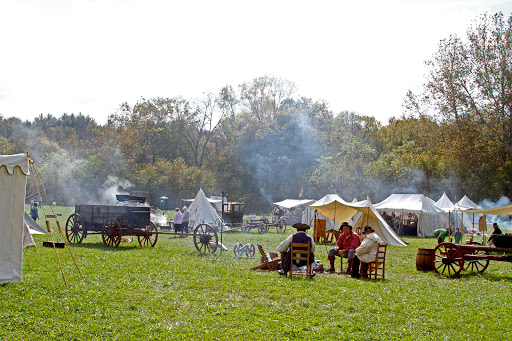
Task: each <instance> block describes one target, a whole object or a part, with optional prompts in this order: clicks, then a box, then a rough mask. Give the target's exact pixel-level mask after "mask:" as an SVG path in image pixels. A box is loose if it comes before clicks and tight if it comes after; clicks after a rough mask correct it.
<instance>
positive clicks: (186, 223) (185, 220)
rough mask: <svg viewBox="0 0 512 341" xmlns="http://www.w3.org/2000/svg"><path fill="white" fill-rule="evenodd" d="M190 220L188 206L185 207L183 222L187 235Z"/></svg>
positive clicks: (182, 225)
mask: <svg viewBox="0 0 512 341" xmlns="http://www.w3.org/2000/svg"><path fill="white" fill-rule="evenodd" d="M189 220H190V212H189V211H188V209H187V206H183V217H182V220H181V227H182V229H183V230H185V233H188V223H189Z"/></svg>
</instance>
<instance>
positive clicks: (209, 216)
mask: <svg viewBox="0 0 512 341" xmlns="http://www.w3.org/2000/svg"><path fill="white" fill-rule="evenodd" d="M188 210H189V212H190V228H195V227H196V226H197V225H199V224H202V223H206V224H209V225H211V226H214V227H217V228H219V227H220V226H221V225H222V224H221V222H222V219H221V217H220V215H219V213H217V211H216V210H215V209H214V208H213V206H212V205H211V204H210V202H209V201H208V198H207V197H206V195H205V194H204V192H203V190H202V189H199V192H197V195H196V197H195V199H194V201H193V202H192V204H190V207H189V208H188Z"/></svg>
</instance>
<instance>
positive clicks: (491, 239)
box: [36, 203, 503, 246]
mask: <svg viewBox="0 0 512 341" xmlns="http://www.w3.org/2000/svg"><path fill="white" fill-rule="evenodd" d="M36 204H37V203H36ZM492 228H493V229H494V230H493V231H492V234H491V236H490V237H489V240H488V241H487V245H489V246H494V235H497V234H502V233H503V232H501V229H500V228H499V227H498V224H497V223H492Z"/></svg>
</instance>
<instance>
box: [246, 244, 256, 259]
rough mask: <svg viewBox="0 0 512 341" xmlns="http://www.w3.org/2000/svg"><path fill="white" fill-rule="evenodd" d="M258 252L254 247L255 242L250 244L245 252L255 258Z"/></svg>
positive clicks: (249, 256)
mask: <svg viewBox="0 0 512 341" xmlns="http://www.w3.org/2000/svg"><path fill="white" fill-rule="evenodd" d="M255 253H256V248H255V247H254V244H249V245H247V247H246V248H245V254H246V255H247V257H248V258H253V257H254V254H255Z"/></svg>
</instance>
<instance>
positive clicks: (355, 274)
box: [350, 256, 368, 278]
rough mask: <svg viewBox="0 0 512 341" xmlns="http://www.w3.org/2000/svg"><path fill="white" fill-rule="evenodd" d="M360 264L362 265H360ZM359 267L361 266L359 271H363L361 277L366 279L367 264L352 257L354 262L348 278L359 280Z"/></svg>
mask: <svg viewBox="0 0 512 341" xmlns="http://www.w3.org/2000/svg"><path fill="white" fill-rule="evenodd" d="M361 263H362V264H361ZM359 265H361V269H362V270H363V277H368V263H363V262H361V261H360V260H359V258H357V256H354V262H353V263H352V272H351V273H350V277H352V278H359V277H361V276H359Z"/></svg>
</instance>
